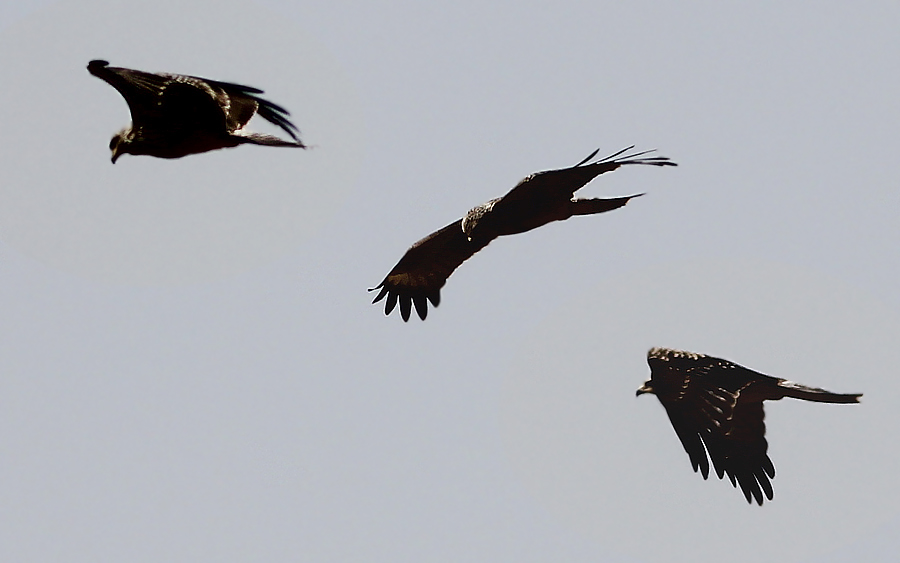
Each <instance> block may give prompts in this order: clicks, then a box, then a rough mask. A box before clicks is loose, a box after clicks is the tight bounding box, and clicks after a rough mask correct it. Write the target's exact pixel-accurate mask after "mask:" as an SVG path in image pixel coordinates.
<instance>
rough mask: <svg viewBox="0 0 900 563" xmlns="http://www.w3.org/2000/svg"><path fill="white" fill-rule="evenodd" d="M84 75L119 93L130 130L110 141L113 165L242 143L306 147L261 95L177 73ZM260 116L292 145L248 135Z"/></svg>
mask: <svg viewBox="0 0 900 563" xmlns="http://www.w3.org/2000/svg"><path fill="white" fill-rule="evenodd" d="M87 69H88V72H90V73H91V74H93V75H94V76H96V77H97V78H100V79H102V80H105V81H106V82H108V83H109V85H110V86H112V87H113V88H115V89H116V90H118V91H119V93H120V94H122V97H124V98H125V101H126V102H128V108H129V109H130V110H131V122H132V123H131V126H130V127H127V128H125V129H123V130H122V131H121V132H119V133H118V134H116V135H115V136H114V137H113V138H112V140H111V141H110V142H109V149H110V150H111V151H112V161H113V163H115V162H116V159H118V158H119V156H121V155H123V154H134V155H139V154H146V155H150V156H156V157H159V158H181V157H182V156H186V155H189V154H195V153H201V152H206V151H211V150H216V149H223V148H228V147H236V146H238V145H240V144H244V143H251V144H255V145H268V146H272V147H300V148H306V145H304V144H303V143H302V142H300V139H299V138H298V136H297V134H298V133H299V131H298V130H297V128H296V127H295V126H294V124H293V123H291V122H290V120H289V119H288V115H290V114H289V113H288V111H287V110H286V109H284V108H283V107H281V106H279V105H276V104H273V103H272V102H269V101H266V100H263V99H262V98H259V97H257V96H256V95H255V94H262V93H263V91H262V90H258V89H256V88H252V87H250V86H241V85H240V84H230V83H228V82H217V81H215V80H207V79H206V78H198V77H196V76H184V75H181V74H163V73H159V74H156V73H150V72H143V71H140V70H132V69H128V68H118V67H112V66H109V63H108V62H106V61H100V60H96V61H91V62H90V63H88V66H87ZM257 113H258V114H259V115H260V116H261V117H262V118H263V119H265V120H267V121H269V122H270V123H272V124H274V125H277V126H278V127H281V128H282V129H284V131H285V132H286V133H287V134H288V135H290V136H291V138H292V139H293V141H285V140H283V139H279V138H278V137H274V136H272V135H264V134H261V133H250V132H248V131H245V130H244V126H245V125H246V124H247V122H248V121H250V118H251V117H253V116H254V115H256V114H257Z"/></svg>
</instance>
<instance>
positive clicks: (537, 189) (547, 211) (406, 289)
mask: <svg viewBox="0 0 900 563" xmlns="http://www.w3.org/2000/svg"><path fill="white" fill-rule="evenodd" d="M633 148H634V146H630V147H628V148H625V149H623V150H621V151H619V152H617V153H615V154H613V155H610V156H608V157H606V158H603V159H598V160H594V161H593V162H592V160H593V159H594V157H595V156H597V153H598V152H599V151H600V149H597V150H595V151H594V152H592V153H591V154H590V155H589V156H588V157H587V158H585V159H584V160H582V161H581V162H579V163H578V164H576V165H575V166H572V167H570V168H562V169H560V170H546V171H543V172H536V173H534V174H532V175H530V176H528V177H527V178H524V179H523V180H522V181H520V182H519V183H518V184H517V185H516V187H514V188H513V189H512V190H510V192H509V193H507V194H506V195H505V196H503V197H499V198H496V199H492V200H490V201H488V202H487V203H484V204H482V205H479V206H478V207H474V208H472V209H471V210H470V211H469V212H468V213H466V216H465V217H463V218H462V219H460V220H458V221H455V222H453V223H451V224H449V225H447V226H446V227H444V228H443V229H441V230H439V231H436V232H433V233H431V234H430V235H428V236H427V237H425V238H423V239H422V240H420V241H419V242H417V243H415V244H414V245H412V246H411V247H410V249H409V250H407V251H406V254H404V255H403V258H401V259H400V261H399V262H397V265H396V266H394V269H393V270H391V271H390V273H388V275H387V276H386V277H385V278H384V280H383V281H382V282H381V283H380V284H378V286H376V287H373V288H371V289H370V290H369V291H376V290H378V289H380V290H381V291H379V292H378V295H377V296H376V297H375V299H374V300H373V301H372V303H377V302H379V301H381V300H382V299H385V298H386V301H385V304H384V314H385V315H390V314H391V311H393V310H394V307H396V305H397V303H398V302H399V304H400V316H401V317H403V320H404V321H408V320H409V316H410V311H411V310H412V307H413V305H414V306H415V308H416V313H418V315H419V318H420V319H422V320H425V317H426V315H427V314H428V303H427V302H428V301H430V302H431V304H432V305H434V306H435V307H437V306H438V304H439V303H440V301H441V288H442V287H444V284H445V283H446V282H447V278H449V277H450V274H452V273H453V271H454V270H456V268H458V267H459V266H460V264H462V263H463V262H465V261H466V260H468V259H469V257H471V256H472V255H473V254H475V253H476V252H478V251H479V250H481V249H482V248H484V247H485V246H487V245H488V243H490V242H491V241H492V240H494V239H495V238H497V237H499V236H503V235H514V234H518V233H524V232H526V231H530V230H532V229H536V228H538V227H541V226H543V225H546V224H547V223H551V222H553V221H565V220H566V219H568V218H569V217H572V216H573V215H593V214H595V213H603V212H605V211H611V210H613V209H618V208H619V207H622V206H623V205H625V204H626V203H628V200H630V199H632V198H634V197H638V196H639V195H643V194H637V195H630V196H625V197H614V198H594V199H581V198H574V197H573V195H574V194H575V192H576V191H578V190H580V189H581V188H583V187H584V186H585V185H586V184H587V183H588V182H590V181H591V180H593V179H594V178H596V177H597V176H599V175H600V174H603V173H604V172H610V171H612V170H615V169H617V168H619V167H620V166H625V165H629V164H643V165H649V166H676V164H675V163H674V162H672V161H670V160H669V159H668V158H666V157H662V156H652V157H648V156H645V155H647V154H649V153H652V152H653V151H643V152H637V153H631V154H628V152H629V151H631V150H632V149H633Z"/></svg>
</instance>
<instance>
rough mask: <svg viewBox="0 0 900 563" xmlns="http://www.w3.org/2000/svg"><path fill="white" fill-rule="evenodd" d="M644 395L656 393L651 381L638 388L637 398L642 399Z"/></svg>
mask: <svg viewBox="0 0 900 563" xmlns="http://www.w3.org/2000/svg"><path fill="white" fill-rule="evenodd" d="M644 393H656V391H654V389H653V385H651V384H650V380H647V381H645V382H644V384H643V385H641V386H640V387H638V390H637V392H636V393H635V394H634V396H635V397H640V396H641V395H643V394H644Z"/></svg>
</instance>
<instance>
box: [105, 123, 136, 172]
mask: <svg viewBox="0 0 900 563" xmlns="http://www.w3.org/2000/svg"><path fill="white" fill-rule="evenodd" d="M130 144H131V128H128V129H122V130H121V131H119V132H118V133H116V134H115V135H114V136H113V138H112V139H110V141H109V150H110V151H111V152H112V163H113V164H115V163H116V160H118V159H119V157H120V156H122V155H123V154H128V153H129V152H131V151H129V150H128V146H129V145H130Z"/></svg>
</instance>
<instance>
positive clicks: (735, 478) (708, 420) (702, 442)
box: [637, 348, 862, 505]
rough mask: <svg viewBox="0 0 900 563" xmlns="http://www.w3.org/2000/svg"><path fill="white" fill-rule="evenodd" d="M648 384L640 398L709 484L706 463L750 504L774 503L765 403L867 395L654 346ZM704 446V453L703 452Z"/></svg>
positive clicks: (852, 400) (850, 398) (833, 400)
mask: <svg viewBox="0 0 900 563" xmlns="http://www.w3.org/2000/svg"><path fill="white" fill-rule="evenodd" d="M647 363H648V364H649V365H650V379H648V380H647V381H645V382H644V385H642V386H641V387H640V388H639V389H638V390H637V395H642V394H644V393H652V394H655V395H656V397H657V398H658V399H659V402H660V403H662V405H663V407H665V409H666V413H667V414H668V415H669V420H670V421H671V422H672V427H673V428H674V429H675V434H677V435H678V438H679V439H680V440H681V444H682V446H684V450H685V451H686V452H687V454H688V456H689V457H690V459H691V465H692V466H693V467H694V471H695V472H696V471H697V470H698V469H699V470H700V473H701V474H702V475H703V478H704V479H706V478H707V477H709V460H708V459H707V454H709V459H711V460H712V463H713V467H714V468H715V470H716V474H718V476H719V479H722V478H723V477H724V475H726V474H727V475H728V478H729V479H730V480H731V484H732V485H734V486H735V488H736V487H738V486H740V487H741V490H742V491H743V492H744V496H745V497H746V498H747V502H750V503H752V502H753V500H752V499H756V502H757V503H758V504H759V505H762V503H763V493H765V496H766V498H768V499H769V500H772V495H773V491H772V483H771V481H770V479H772V478H774V477H775V466H774V465H772V460H771V459H769V456H768V454H767V453H766V452H767V450H768V448H769V444H768V442H766V425H765V422H763V419H764V417H765V413H764V412H763V401H777V400H779V399H781V398H783V397H791V398H794V399H803V400H805V401H815V402H819V403H858V402H859V398H860V397H862V394H857V393H854V394H842V393H832V392H830V391H826V390H824V389H818V388H816V387H807V386H805V385H800V384H799V383H794V382H792V381H787V380H785V379H779V378H777V377H771V376H768V375H763V374H761V373H758V372H755V371H753V370H751V369H747V368H745V367H743V366H739V365H737V364H735V363H733V362H729V361H728V360H723V359H721V358H714V357H712V356H706V355H703V354H695V353H693V352H685V351H683V350H671V349H668V348H652V349H651V350H650V351H649V352H647ZM704 446H705V448H704Z"/></svg>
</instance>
